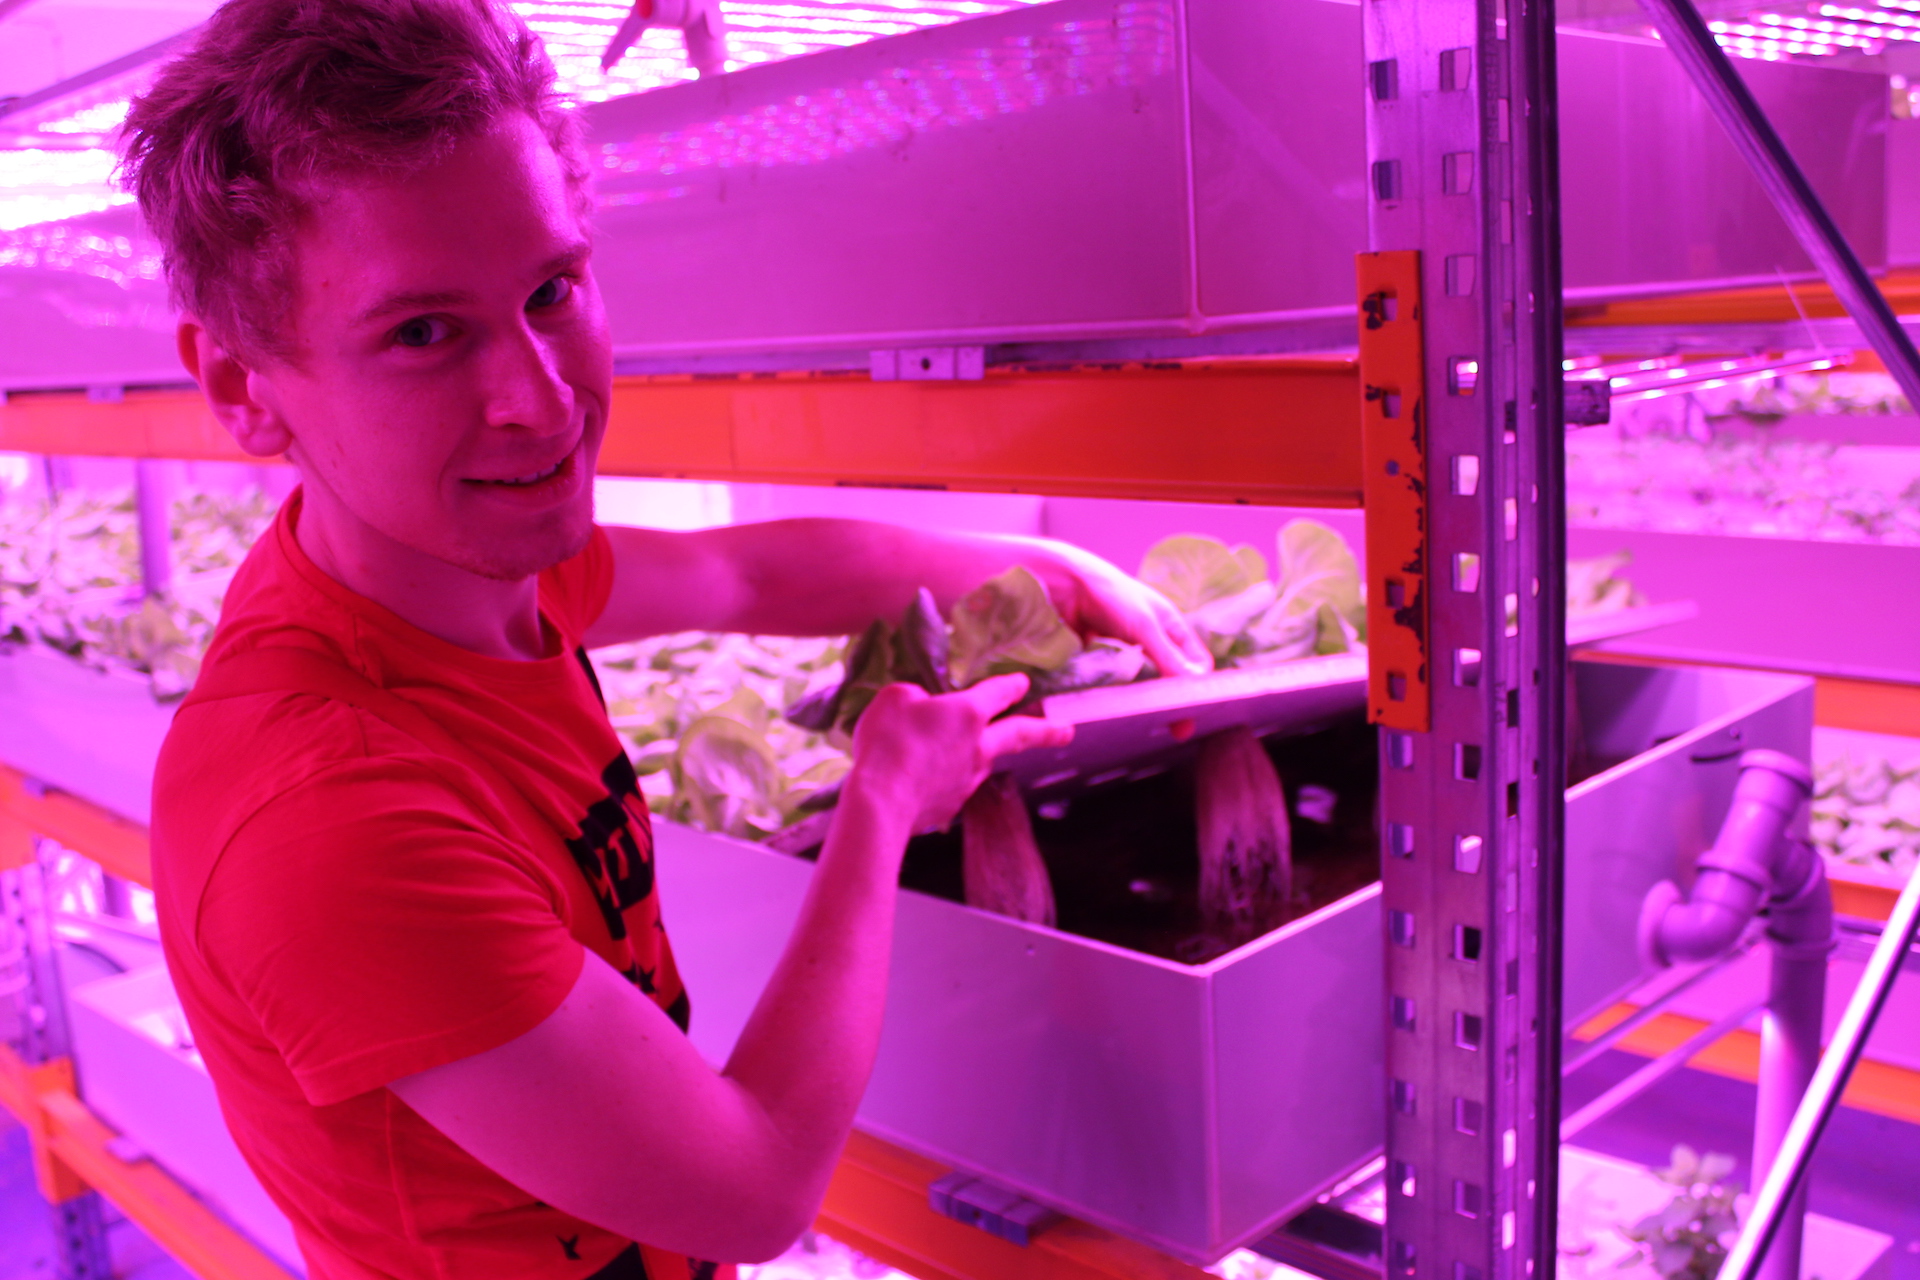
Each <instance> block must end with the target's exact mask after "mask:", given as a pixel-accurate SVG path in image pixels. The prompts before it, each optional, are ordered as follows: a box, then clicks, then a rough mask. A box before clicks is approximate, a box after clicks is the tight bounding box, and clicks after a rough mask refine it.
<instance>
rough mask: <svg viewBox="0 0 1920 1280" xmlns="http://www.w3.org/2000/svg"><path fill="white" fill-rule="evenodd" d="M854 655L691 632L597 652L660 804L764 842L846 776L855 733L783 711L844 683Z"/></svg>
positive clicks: (652, 800) (813, 643)
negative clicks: (843, 735) (820, 727)
mask: <svg viewBox="0 0 1920 1280" xmlns="http://www.w3.org/2000/svg"><path fill="white" fill-rule="evenodd" d="M842 652H843V645H842V643H841V642H840V641H835V640H821V639H790V638H785V637H777V636H743V635H731V634H716V633H712V632H683V633H680V634H676V635H670V636H656V637H654V638H652V639H649V640H643V641H640V642H637V643H634V644H623V645H610V646H608V647H607V648H604V649H599V650H596V651H594V653H593V654H592V655H591V656H592V658H593V663H594V670H595V672H596V673H597V674H598V676H599V678H600V687H601V689H602V690H603V691H604V692H605V694H606V697H607V711H608V715H609V717H610V718H611V720H612V721H613V726H614V730H615V731H616V732H617V733H619V734H620V736H621V738H622V739H623V740H624V741H625V742H626V744H627V754H628V756H629V757H630V758H631V759H632V760H633V762H634V769H635V771H636V772H637V773H638V774H639V775H640V785H641V789H642V790H643V791H644V792H645V793H646V796H647V802H648V805H649V806H650V807H651V808H652V809H653V811H654V812H655V813H657V814H659V815H661V816H662V817H666V818H671V819H673V820H674V821H677V822H686V823H690V824H692V825H694V826H698V827H703V828H705V829H706V830H709V831H719V832H724V833H725V834H727V835H732V836H739V837H744V838H747V839H760V838H764V837H765V836H768V835H771V834H772V833H773V832H776V831H779V830H780V829H782V828H783V827H785V826H787V825H788V824H790V823H792V822H793V821H795V820H796V819H798V818H799V817H800V816H801V815H802V814H804V813H805V812H806V807H807V804H808V802H809V801H810V800H815V799H817V798H818V797H820V796H821V795H822V793H824V792H827V791H830V790H831V788H833V787H834V786H835V785H837V784H838V783H839V781H840V779H841V778H843V777H844V776H845V775H846V772H847V768H848V758H847V754H846V750H845V740H844V739H837V740H836V739H835V738H833V737H830V736H829V735H827V734H824V733H819V732H814V731H810V730H807V729H804V728H801V727H799V726H796V725H794V724H791V723H789V722H787V721H785V720H783V719H781V717H780V716H779V715H778V714H777V712H776V708H779V707H782V706H787V705H789V704H791V703H794V702H797V701H799V700H801V699H802V698H804V697H805V695H806V694H807V693H809V692H810V691H816V690H819V689H828V690H832V689H837V688H838V687H839V686H840V684H841V683H842V680H841V676H842V671H843V668H842V663H841V654H842Z"/></svg>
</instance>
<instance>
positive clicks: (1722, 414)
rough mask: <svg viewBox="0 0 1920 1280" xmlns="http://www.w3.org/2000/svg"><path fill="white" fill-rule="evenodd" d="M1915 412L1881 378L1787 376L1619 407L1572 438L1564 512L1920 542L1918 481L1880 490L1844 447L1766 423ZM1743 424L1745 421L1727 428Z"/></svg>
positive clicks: (1614, 520) (1666, 524)
mask: <svg viewBox="0 0 1920 1280" xmlns="http://www.w3.org/2000/svg"><path fill="white" fill-rule="evenodd" d="M1908 413H1911V409H1909V408H1908V406H1907V404H1906V401H1905V400H1904V399H1902V398H1901V397H1900V395H1899V393H1898V391H1897V389H1896V388H1895V387H1894V384H1893V381H1892V379H1891V378H1888V377H1887V376H1886V375H1884V374H1818V375H1805V374H1790V375H1782V376H1777V377H1770V378H1764V379H1753V380H1748V381H1744V382H1739V383H1735V384H1732V385H1730V386H1728V387H1725V388H1720V389H1717V390H1714V391H1698V392H1693V393H1690V394H1685V395H1675V396H1670V397H1663V398H1659V399H1653V400H1641V401H1634V402H1629V403H1626V404H1622V405H1620V406H1618V407H1617V408H1616V410H1615V415H1614V425H1613V427H1612V428H1610V429H1607V430H1598V431H1577V432H1573V433H1571V434H1569V436H1568V438H1567V518H1568V519H1569V521H1571V522H1573V523H1576V524H1586V525H1593V526H1599V527H1604V528H1618V529H1657V530H1661V531H1663V532H1674V533H1713V534H1733V535H1746V536H1754V537H1777V538H1806V539H1818V540H1832V541H1848V542H1880V543H1892V544H1896V545H1907V546H1915V545H1920V478H1915V479H1912V480H1910V481H1909V482H1908V483H1907V484H1905V485H1901V486H1897V487H1896V488H1892V489H1888V488H1883V487H1879V486H1876V485H1875V484H1873V483H1870V482H1863V481H1862V480H1861V479H1860V478H1859V477H1858V476H1856V475H1855V474H1854V470H1853V467H1852V465H1851V463H1850V460H1849V456H1848V454H1847V453H1846V452H1845V451H1844V450H1843V449H1842V448H1841V447H1839V446H1836V445H1834V444H1831V443H1827V442H1822V441H1809V440H1800V439H1795V438H1791V437H1775V436H1773V435H1772V434H1771V433H1770V432H1768V431H1766V430H1765V428H1768V427H1772V426H1775V425H1778V424H1780V423H1782V422H1785V421H1786V420H1788V419H1789V418H1794V417H1834V416H1846V417H1872V416H1882V415H1887V414H1908ZM1735 425H1741V426H1743V427H1744V428H1748V429H1744V430H1740V431H1734V430H1729V429H1728V428H1730V427H1732V426H1735ZM1753 427H1759V428H1762V430H1761V431H1759V432H1755V431H1753V430H1751V428H1753Z"/></svg>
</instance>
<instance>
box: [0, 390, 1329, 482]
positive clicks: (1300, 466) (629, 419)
mask: <svg viewBox="0 0 1920 1280" xmlns="http://www.w3.org/2000/svg"><path fill="white" fill-rule="evenodd" d="M1359 403H1360V401H1359V373H1358V370H1357V367H1356V365H1355V363H1354V362H1353V361H1352V360H1350V359H1345V358H1341V357H1292V358H1283V359H1264V358H1263V359H1222V360H1207V361H1188V362H1169V363H1159V364H1151V365H1122V366H1102V367H1100V368H1097V369H1095V368H1074V369H1057V370H1055V369H1043V370H1017V371H1016V370H1008V371H1002V370H995V371H993V372H991V373H989V374H988V375H987V376H986V377H985V378H982V379H978V380H975V381H955V382H911V381H909V382H874V381H872V380H871V379H870V378H868V377H867V375H865V374H818V375H803V374H795V375H772V374H769V375H743V376H733V375H727V376H717V377H708V376H699V377H692V376H685V377H679V376H675V377H668V376H659V377H624V378H619V379H616V380H615V383H614V393H613V405H612V409H611V423H610V426H609V428H608V431H607V439H606V442H605V444H604V445H603V446H602V449H601V455H600V472H601V474H603V475H614V476H651V477H660V478H666V479H690V480H734V481H765V482H772V483H781V484H809V485H876V486H899V487H908V488H941V489H958V490H972V491H976V492H1000V493H1038V494H1058V495H1080V496H1089V497H1094V496H1097V497H1115V498H1154V499H1163V500H1169V501H1187V502H1234V503H1266V504H1277V505H1290V506H1321V507H1357V506H1359V505H1360V436H1359ZM0 450H10V451H14V452H21V453H44V454H67V455H83V456H119V457H166V458H190V459H214V460H222V461H234V462H242V461H253V462H258V461H260V459H249V458H247V457H246V456H245V455H243V454H242V453H241V452H240V451H239V449H238V448H237V447H235V446H234V444H233V442H232V441H231V440H230V439H229V438H228V437H227V436H226V433H225V432H224V431H222V430H221V429H220V427H219V425H218V424H217V423H216V422H215V421H214V420H213V418H212V416H211V415H210V414H209V413H208V412H207V410H206V407H205V405H204V404H203V403H202V402H201V400H200V397H199V393H198V392H196V391H193V390H191V389H183V390H171V391H128V392H127V393H126V394H125V396H124V397H123V398H122V399H121V400H120V401H118V402H116V403H100V402H96V401H94V400H90V399H89V398H88V397H86V396H84V395H80V394H78V393H61V394H24V395H23V394H14V395H10V396H8V397H7V400H6V402H5V404H4V405H0Z"/></svg>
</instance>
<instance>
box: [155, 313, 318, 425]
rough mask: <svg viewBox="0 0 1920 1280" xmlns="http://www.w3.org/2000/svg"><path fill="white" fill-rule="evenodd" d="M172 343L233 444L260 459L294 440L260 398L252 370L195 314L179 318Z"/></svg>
mask: <svg viewBox="0 0 1920 1280" xmlns="http://www.w3.org/2000/svg"><path fill="white" fill-rule="evenodd" d="M174 342H175V343H176V344H177V345H178V347H179V350H180V363H181V364H183V365H185V366H186V367H187V372H188V373H190V374H192V375H193V380H194V381H195V382H197V383H199V384H200V393H201V394H202V395H204V396H205V397H206V398H207V407H208V408H210V409H212V410H213V416H214V417H215V418H217V419H219V422H220V425H221V426H223V427H225V428H226V429H227V434H229V435H231V436H232V437H233V440H234V443H235V444H237V445H239V446H240V448H241V449H242V450H244V451H245V452H247V453H248V454H251V455H252V456H253V457H256V458H271V457H274V456H276V455H278V454H282V453H285V452H286V451H287V449H288V447H289V446H291V445H292V444H293V433H292V432H291V431H289V430H288V429H287V424H286V421H285V420H284V419H283V418H282V417H281V416H280V414H279V413H278V412H277V411H276V410H275V409H273V408H272V407H271V406H270V405H268V404H266V403H264V402H263V401H262V400H261V399H260V397H259V395H258V388H257V386H256V384H255V380H254V371H253V370H252V369H250V368H248V367H247V366H246V365H245V364H243V363H242V362H241V361H240V360H239V359H237V358H236V357H235V356H233V355H231V354H230V353H229V352H228V351H227V349H226V348H225V347H223V346H221V345H220V343H219V341H218V340H217V339H215V338H214V336H213V335H212V334H211V333H209V332H208V331H207V328H206V326H205V325H203V324H201V323H200V322H199V321H198V320H195V319H193V318H192V317H191V316H187V317H182V318H181V321H180V327H179V328H178V329H177V330H175V332H174Z"/></svg>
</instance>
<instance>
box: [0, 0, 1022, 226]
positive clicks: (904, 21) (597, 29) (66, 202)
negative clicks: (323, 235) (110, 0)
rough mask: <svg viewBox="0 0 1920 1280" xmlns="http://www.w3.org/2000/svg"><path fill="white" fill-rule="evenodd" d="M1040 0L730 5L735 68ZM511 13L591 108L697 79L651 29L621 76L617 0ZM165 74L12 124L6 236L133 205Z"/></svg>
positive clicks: (5, 126) (531, 1) (104, 88)
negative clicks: (127, 182)
mask: <svg viewBox="0 0 1920 1280" xmlns="http://www.w3.org/2000/svg"><path fill="white" fill-rule="evenodd" d="M1029 2H1030V0H847V2H845V3H833V2H832V0H814V2H813V3H805V2H804V0H803V2H799V3H765V2H764V0H723V7H724V9H725V12H726V20H727V27H728V31H727V52H728V63H727V65H728V69H729V70H737V69H739V68H742V67H749V66H754V65H757V64H759V63H763V62H776V61H779V60H780V59H783V58H792V57H798V56H800V55H803V54H808V53H814V52H817V51H819V50H822V49H834V48H840V47H842V46H845V45H852V44H859V43H861V42H863V41H866V40H872V39H874V38H876V37H879V36H889V35H899V34H901V33H903V32H908V31H915V30H919V29H921V28H923V27H931V26H939V25H941V24H944V23H949V22H955V21H959V20H960V19H963V18H973V17H979V16H982V15H984V14H990V13H999V12H1001V11H1002V10H1005V9H1011V8H1015V7H1017V6H1018V5H1020V4H1023V3H1029ZM509 7H510V8H512V9H513V11H514V12H515V13H517V14H519V15H520V17H521V18H522V19H523V20H525V22H526V23H527V25H528V26H529V27H530V28H532V29H533V30H534V31H535V32H536V33H538V34H539V35H540V36H541V38H542V39H544V40H545V41H546V44H547V50H548V52H549V53H550V54H551V55H552V57H553V62H554V68H555V70H556V71H557V72H558V73H559V78H560V86H561V88H562V89H563V90H564V91H565V92H566V93H568V94H570V95H572V96H574V97H576V98H578V99H580V100H581V101H584V102H599V101H602V100H604V99H606V98H612V97H617V96H620V95H622V94H629V93H640V92H643V91H644V90H647V89H654V88H659V87H661V86H663V85H670V84H675V83H678V82H680V81H682V80H690V79H692V78H693V77H694V72H693V69H692V68H691V67H690V66H689V65H688V64H687V54H686V45H685V42H684V39H683V37H682V36H681V34H680V33H679V32H678V31H672V30H664V29H661V30H649V31H646V32H645V33H643V34H642V36H641V38H640V40H639V41H638V42H637V43H636V44H635V45H634V46H633V47H632V48H631V49H629V50H628V51H627V54H626V56H625V57H623V58H622V59H621V60H620V62H619V63H618V64H616V65H615V66H614V67H613V69H612V70H611V71H608V72H602V71H601V70H600V55H601V54H602V53H603V52H604V51H605V49H606V47H607V43H608V41H609V40H611V39H612V37H613V33H614V30H615V29H616V28H617V27H618V26H619V25H620V21H621V19H622V18H624V17H625V16H626V14H627V11H628V8H629V6H628V5H624V4H617V3H608V2H607V0H510V4H509ZM153 71H154V68H153V67H145V68H142V69H141V70H140V71H138V72H135V73H133V74H131V75H128V76H124V77H117V78H116V79H114V80H113V81H110V82H103V83H101V84H99V85H95V86H92V87H90V88H89V89H87V90H86V91H84V92H82V93H79V94H76V95H74V96H73V97H72V98H68V99H63V100H62V101H60V102H56V103H49V104H47V105H46V106H45V107H44V108H42V109H41V110H39V111H37V112H34V113H32V115H30V116H16V117H12V118H7V119H4V120H0V231H11V230H15V229H17V228H20V227H26V226H32V225H35V224H38V223H42V222H50V221H53V220H56V219H60V218H71V217H75V216H78V215H80V214H83V213H91V212H95V211H97V210H101V209H108V208H112V207H113V206H115V205H119V204H125V203H127V202H128V199H129V197H127V196H126V195H125V193H123V192H121V191H119V190H118V189H117V188H116V187H115V186H114V184H113V181H112V174H113V166H114V154H113V150H112V145H113V138H112V135H113V132H114V131H115V130H116V129H118V128H119V127H120V123H121V121H123V120H124V119H126V114H127V103H128V100H129V99H130V98H131V97H132V96H133V95H134V94H136V93H138V92H140V90H141V89H142V88H144V87H145V85H146V83H147V81H148V80H149V79H150V78H151V76H152V74H153Z"/></svg>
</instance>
